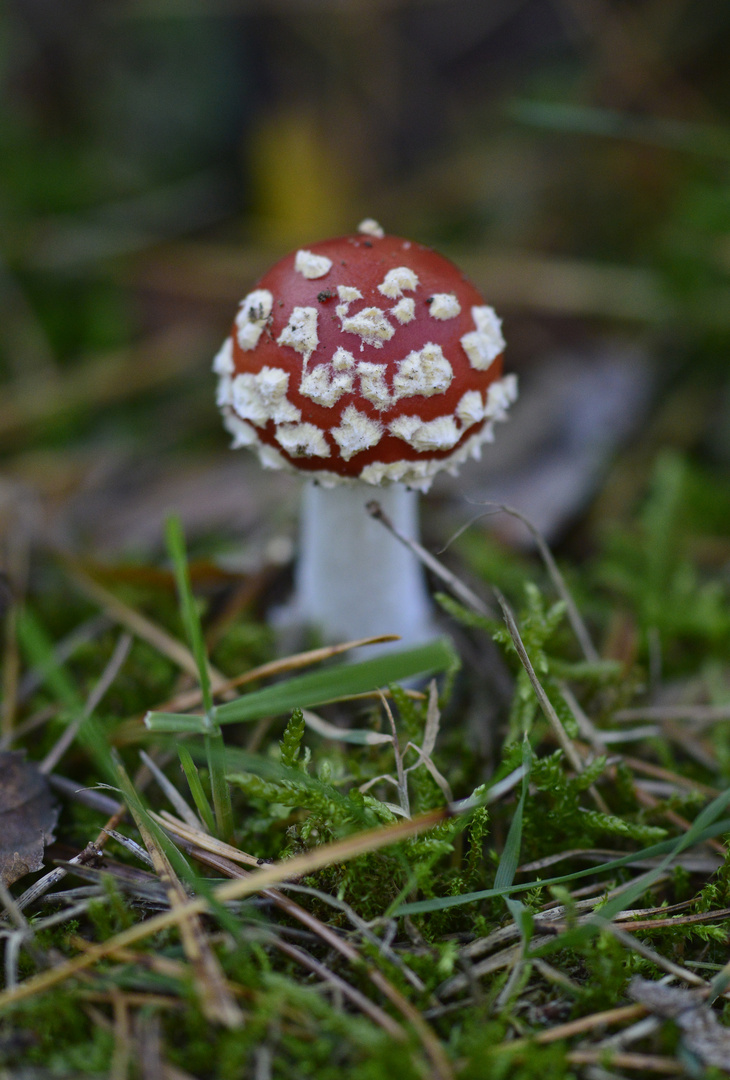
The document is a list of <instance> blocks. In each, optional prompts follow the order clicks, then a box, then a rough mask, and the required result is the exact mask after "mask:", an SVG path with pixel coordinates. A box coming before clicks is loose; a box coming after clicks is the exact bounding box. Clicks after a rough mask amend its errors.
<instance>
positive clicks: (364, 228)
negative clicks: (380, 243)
mask: <svg viewBox="0 0 730 1080" xmlns="http://www.w3.org/2000/svg"><path fill="white" fill-rule="evenodd" d="M357 231H358V232H359V233H363V234H364V235H365V236H375V237H377V239H378V240H382V239H383V237H384V236H385V229H383V228H382V226H380V225H378V223H377V221H376V220H375V218H371V217H366V218H365V219H364V220H363V221H361V222H360V224H359V225H358V227H357Z"/></svg>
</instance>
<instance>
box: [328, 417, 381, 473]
mask: <svg viewBox="0 0 730 1080" xmlns="http://www.w3.org/2000/svg"><path fill="white" fill-rule="evenodd" d="M331 434H332V438H333V439H334V440H335V442H336V443H337V445H338V446H339V448H340V454H341V455H342V457H343V458H344V459H345V461H349V460H350V458H351V457H353V456H354V455H355V454H359V453H360V451H361V450H367V449H368V448H369V447H371V446H375V445H376V443H378V442H380V439H381V438H382V435H383V429H382V427H381V426H380V424H378V423H376V422H375V421H374V420H371V419H370V417H369V416H366V415H365V413H361V412H358V410H357V409H356V408H355V406H354V405H348V406H347V408H346V409H345V411H344V412H343V414H342V421H341V423H340V426H339V427H336V428H334V429H333V430H332V432H331Z"/></svg>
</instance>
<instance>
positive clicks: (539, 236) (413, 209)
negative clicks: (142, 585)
mask: <svg viewBox="0 0 730 1080" xmlns="http://www.w3.org/2000/svg"><path fill="white" fill-rule="evenodd" d="M729 54H730V5H727V4H717V3H707V4H703V3H690V2H689V0H493V2H487V0H363V2H359V0H269V2H264V0H260V2H256V0H205V2H203V0H145V2H141V0H140V2H134V0H129V2H123V0H107V2H101V0H93V2H92V0H64V2H63V3H58V2H54V0H9V2H8V3H7V4H6V5H5V7H4V11H3V14H2V21H1V22H0V73H1V74H0V78H1V79H2V89H3V102H4V105H3V116H2V125H1V126H0V237H1V240H0V244H1V252H0V378H1V380H2V396H1V397H0V453H1V454H2V476H1V478H0V528H1V529H2V535H3V536H4V537H7V535H8V532H11V533H12V532H14V531H15V532H17V530H18V528H20V527H21V525H19V522H21V524H22V529H23V530H25V531H26V532H27V531H30V532H31V533H32V532H34V531H36V532H39V533H41V534H42V535H44V536H45V537H47V538H48V537H50V538H51V539H52V542H53V543H54V544H61V545H65V546H70V547H72V548H76V549H81V550H86V551H100V552H102V553H103V552H119V551H124V550H127V551H129V550H131V551H134V550H137V551H140V550H146V549H148V548H149V547H150V546H153V547H154V546H155V545H157V544H158V543H159V537H160V522H161V520H162V517H163V514H164V512H165V511H166V510H167V509H168V508H170V507H174V508H176V509H179V510H180V511H181V512H182V514H183V516H184V517H185V518H186V521H187V522H188V523H189V524H192V526H193V527H196V528H198V529H203V530H204V529H206V528H207V529H221V530H223V531H224V532H225V531H226V529H228V530H230V531H234V530H238V531H239V533H240V531H241V530H243V531H244V532H245V531H246V530H248V534H249V535H251V536H255V535H259V534H260V535H261V536H262V537H263V538H264V539H265V540H266V541H267V542H270V540H271V537H272V535H273V533H272V528H273V532H276V528H278V523H279V522H280V521H283V520H285V518H286V513H285V512H284V511H282V510H281V506H282V505H283V506H287V505H290V504H291V502H292V501H293V499H294V497H295V487H293V486H292V484H291V483H290V481H289V478H286V477H281V476H268V475H267V476H266V477H265V478H263V479H261V478H260V475H259V473H258V467H257V466H256V465H255V463H251V462H249V461H248V460H246V461H245V462H244V461H243V460H242V459H243V458H244V457H246V458H247V455H244V454H241V455H228V453H227V451H226V449H225V446H226V439H225V437H224V435H223V433H222V431H221V428H220V424H219V420H218V416H217V413H216V410H215V407H214V403H213V397H214V379H213V377H212V376H211V374H210V361H211V357H212V356H213V354H214V353H215V351H216V349H217V348H218V346H219V344H220V342H221V340H222V339H223V337H224V336H225V334H226V333H227V330H228V326H229V324H230V321H231V319H232V316H233V313H234V311H235V305H236V302H237V301H238V300H239V299H240V298H241V297H242V296H243V295H244V294H245V293H246V292H247V291H248V290H249V289H250V287H251V285H252V283H253V282H254V281H255V279H256V277H257V276H258V274H259V273H261V272H262V271H263V270H265V269H266V268H267V266H268V265H269V264H270V263H271V262H272V261H274V260H275V259H277V258H279V257H281V255H283V254H284V253H286V252H287V251H288V250H290V249H291V248H293V247H296V246H298V245H301V244H306V243H307V242H312V241H314V240H316V239H319V238H322V237H323V236H326V235H328V234H337V233H340V232H347V231H351V230H352V229H353V228H354V227H355V225H356V224H357V222H358V221H359V220H360V219H361V218H363V217H365V216H373V217H375V218H377V219H378V220H379V221H380V222H381V224H383V225H384V226H385V227H386V229H387V230H388V231H391V232H396V233H400V234H403V235H406V236H410V237H412V238H415V239H418V240H420V241H423V242H426V243H432V244H434V245H435V246H437V247H438V248H440V249H441V250H442V251H444V252H445V253H446V254H448V255H450V256H451V257H453V258H454V259H455V260H456V261H457V262H459V263H460V264H462V265H463V267H464V268H465V269H466V271H467V272H468V273H469V274H470V276H471V277H472V279H473V280H474V281H475V283H476V284H477V286H478V287H479V288H481V289H482V291H483V292H484V295H485V298H486V300H487V302H489V303H491V304H494V306H495V307H497V309H498V310H499V312H500V314H502V315H503V316H504V320H505V329H506V334H507V338H508V342H509V346H510V347H509V351H508V367H510V368H511V369H513V370H517V371H518V372H519V374H520V377H521V380H522V385H523V388H524V391H525V399H526V402H527V405H525V409H526V410H527V411H525V412H523V413H521V414H520V413H518V412H516V413H515V419H514V422H513V425H511V429H510V431H511V433H510V437H509V438H510V440H511V442H509V443H507V441H505V446H508V450H507V451H505V453H506V458H507V460H506V465H505V469H506V471H507V473H509V474H510V476H512V478H513V479H512V480H511V481H510V484H508V485H507V489H506V492H505V491H504V490H503V488H501V487H500V486H499V483H497V482H495V483H494V484H493V485H492V487H493V488H494V490H497V489H498V494H505V497H507V496H508V497H509V501H512V502H515V501H516V502H517V503H518V505H520V507H521V509H523V510H524V511H525V512H527V513H528V514H530V513H532V512H534V514H535V516H536V518H537V520H538V523H541V524H543V525H544V527H545V528H546V531H547V532H548V533H549V534H550V536H551V538H553V539H555V540H556V541H558V542H560V541H565V540H566V538H567V542H568V544H570V543H571V540H570V537H571V536H572V537H573V540H572V543H573V544H574V547H575V550H577V551H579V550H581V548H582V545H584V544H585V543H586V542H587V543H590V530H591V523H592V522H595V521H596V520H599V519H605V518H606V516H608V517H611V518H619V519H620V518H621V517H622V516H623V517H628V516H630V515H631V514H632V512H633V509H634V507H635V504H636V500H637V499H638V498H640V496H641V495H642V493H643V492H644V491H645V489H646V485H647V483H648V482H649V478H650V477H651V475H652V470H653V469H654V467H655V462H656V460H657V455H659V454H661V453H662V452H666V451H667V450H668V449H669V450H670V451H674V452H675V453H677V454H679V455H686V456H687V457H688V459H689V460H690V461H691V462H692V467H693V468H696V469H697V470H698V473H697V475H701V476H702V477H703V478H706V480H707V484H706V486H705V487H702V485H700V487H701V492H703V493H704V495H703V496H702V497H704V498H705V501H706V502H707V503H708V504H709V505H710V508H709V509H708V510H707V513H708V514H710V515H711V516H712V514H714V515H715V517H714V519H713V520H714V525H713V530H712V531H713V532H714V534H715V536H716V538H717V543H718V545H719V549H718V551H719V554H718V553H717V552H716V553H715V555H714V556H713V558H714V559H715V560H716V561H717V560H718V559H719V561H720V562H721V563H722V562H723V560H724V561H725V564H726V565H727V560H728V559H730V552H729V551H728V547H727V543H726V542H725V543H723V537H725V538H726V537H727V532H728V524H729V523H728V504H727V501H724V502H723V500H722V492H723V490H725V487H724V486H725V485H726V484H727V480H728V476H729V475H730V365H729V364H728V348H729V346H730V186H729V185H728V178H729V175H730V67H729V66H728V63H727V57H728V55H729ZM614 356H619V358H620V363H619V365H618V369H620V373H621V378H620V379H618V382H617V381H616V379H615V378H613V375H615V365H614V363H613V360H612V357H614ZM566 357H568V359H569V361H570V362H569V363H568V365H567V367H566V366H565V361H566ZM637 373H640V378H639V377H636V376H637ZM599 376H600V377H599ZM590 378H595V380H596V381H594V382H593V383H591V382H590ZM584 379H588V380H589V381H588V382H585V384H584V382H583V381H582V380H584ZM579 384H580V386H584V385H585V393H584V394H583V396H582V397H581V395H580V394H576V392H575V391H576V387H577V386H578V385H579ZM609 397H610V404H611V408H610V409H609V410H608V412H607V414H606V415H605V416H602V417H599V419H598V420H596V419H595V417H594V414H593V412H592V411H591V405H590V402H589V403H588V404H586V400H584V399H587V398H592V399H593V402H594V405H595V402H596V400H600V401H601V402H603V400H604V399H605V400H606V401H608V399H609ZM578 399H580V400H578ZM520 416H522V417H523V419H522V421H520ZM624 420H625V421H626V422H624ZM520 423H522V425H523V427H522V431H521V432H520V427H519V424H520ZM600 424H602V425H603V426H602V428H601V434H600V436H599V435H597V434H595V429H596V425H600ZM538 429H539V431H540V438H539V440H536V437H535V431H536V430H538ZM566 429H569V430H570V432H575V431H577V430H579V429H580V430H581V431H583V432H584V436H581V439H580V440H578V442H577V443H576V442H575V441H574V440H573V437H572V435H571V437H567V436H566ZM500 435H501V433H500ZM505 438H506V437H505ZM597 439H598V440H599V441H600V442H601V449H600V451H598V452H594V451H595V447H594V448H593V451H591V453H592V454H593V456H592V457H591V467H590V469H589V470H588V472H589V475H588V476H586V475H583V474H581V476H580V477H579V478H578V480H576V481H571V482H572V485H573V486H572V489H571V491H570V493H569V494H568V495H566V494H565V492H564V491H563V490H562V489H561V487H560V484H556V486H555V488H554V489H552V488H551V489H550V490H551V492H552V494H551V496H550V497H551V500H552V503H553V504H554V507H553V508H556V513H555V514H554V515H553V518H552V519H551V518H550V514H547V517H545V516H544V515H543V516H541V511H540V507H539V506H533V502H534V501H535V500H534V498H533V495H532V494H531V491H532V489H531V486H530V484H531V482H530V479H529V477H530V475H531V470H533V469H534V468H535V463H536V462H537V461H538V460H539V461H540V462H541V463H542V466H543V467H544V466H545V462H546V461H547V460H548V459H550V460H551V461H552V457H551V455H553V457H555V460H556V461H557V462H558V464H555V465H551V466H550V468H551V470H552V472H551V476H555V475H557V473H556V470H557V469H563V471H564V472H566V470H567V472H570V471H571V469H574V468H577V469H578V470H579V471H580V462H579V459H582V458H583V457H584V453H587V451H586V450H585V448H586V447H589V448H590V446H591V440H593V442H595V441H596V440H597ZM531 440H532V441H533V442H536V445H535V455H536V456H535V457H533V459H532V461H531V462H525V461H523V460H521V459H520V453H521V452H523V451H521V450H520V443H521V442H526V443H528V444H530V443H531ZM556 447H558V448H559V450H560V452H559V453H558V452H557V451H556V453H555V454H553V451H555V448H556ZM546 448H547V449H546ZM232 458H235V460H234V461H232V460H230V459H232ZM518 459H519V460H518ZM496 460H502V459H495V461H496ZM470 475H471V476H472V479H469V477H467V479H466V480H465V481H464V485H465V486H463V487H461V488H459V489H458V490H459V492H460V494H461V495H463V494H464V492H466V494H467V496H468V494H469V492H471V493H472V494H473V493H474V492H477V493H478V494H479V495H480V496H481V495H483V494H484V490H483V488H484V483H483V480H482V479H480V478H479V476H477V474H470ZM484 475H489V474H488V473H486V474H484ZM492 475H493V473H492ZM560 475H561V476H562V475H563V473H561V474H560ZM474 477H476V479H474ZM526 478H527V479H526ZM704 483H705V479H703V480H702V484H704ZM535 486H538V487H540V488H541V489H544V487H545V482H544V477H543V475H542V474H540V481H539V484H537V485H535V483H534V477H533V482H532V488H534V487H535ZM548 486H549V485H548ZM568 487H569V488H570V484H568ZM520 493H522V495H523V498H522V499H521V500H520ZM436 495H437V498H436V502H435V503H434V505H436V503H437V501H438V491H437V493H436ZM698 498H699V496H698ZM561 499H562V500H563V502H564V504H563V505H558V504H559V503H560V501H561ZM287 500H288V502H287ZM718 500H719V501H718ZM713 508H714V509H713ZM282 514H284V518H281V515H282ZM272 522H274V526H275V527H273V526H272ZM576 524H577V525H578V531H577V533H576V532H575V528H574V527H575V526H576ZM586 524H587V526H588V527H587V528H586V527H585V526H586ZM282 527H283V526H282ZM571 529H573V532H572V533H571ZM576 536H577V537H578V539H575V537H576ZM587 537H588V540H586V538H587ZM6 542H7V541H6ZM262 542H263V541H262Z"/></svg>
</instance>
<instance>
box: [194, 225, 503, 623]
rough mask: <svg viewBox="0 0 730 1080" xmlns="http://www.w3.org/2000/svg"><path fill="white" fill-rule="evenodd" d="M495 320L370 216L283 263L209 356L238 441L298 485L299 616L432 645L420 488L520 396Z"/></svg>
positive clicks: (446, 272) (295, 613) (476, 452)
mask: <svg viewBox="0 0 730 1080" xmlns="http://www.w3.org/2000/svg"><path fill="white" fill-rule="evenodd" d="M503 349H504V339H503V337H502V332H501V323H500V320H499V319H498V317H497V315H496V314H495V312H494V310H493V309H492V308H491V307H488V306H487V305H486V304H485V303H484V301H483V299H482V297H481V296H480V295H479V293H478V292H477V290H476V289H475V288H474V286H473V285H472V284H471V283H470V282H469V281H467V279H466V278H465V277H464V276H463V274H462V273H461V272H460V271H459V270H458V269H457V267H456V266H454V264H453V263H452V262H450V261H449V260H448V259H446V258H444V257H443V256H442V255H439V254H437V253H436V252H435V251H432V250H431V249H430V248H427V247H424V246H423V245H421V244H417V243H412V242H411V241H410V240H404V239H402V238H401V237H396V236H387V235H385V234H384V232H383V230H382V229H381V228H380V227H379V226H378V225H377V223H376V222H374V221H372V220H370V219H368V220H367V221H364V222H363V223H362V224H361V226H360V228H359V231H358V232H357V233H356V234H353V235H350V236H342V237H338V238H335V239H332V240H324V241H322V242H321V243H317V244H313V245H312V246H311V247H310V248H308V249H302V250H299V251H296V252H294V253H292V254H290V255H288V256H287V257H286V258H284V259H282V260H281V261H280V262H278V263H277V264H276V265H275V266H273V267H272V268H271V270H269V271H268V273H266V274H265V275H264V276H263V277H262V278H261V280H260V281H259V282H258V284H257V285H256V287H255V288H254V289H253V290H252V291H251V292H250V293H249V294H248V295H247V296H246V297H245V298H244V299H243V301H242V302H241V304H240V307H239V310H238V314H237V315H236V318H235V322H234V324H233V327H232V330H231V334H230V336H229V337H228V338H227V339H226V341H225V343H224V344H223V347H222V348H221V350H220V352H219V353H218V355H217V356H216V358H215V361H214V364H213V370H214V371H215V373H216V374H217V375H218V380H219V381H218V405H219V407H220V409H221V411H222V413H223V417H224V424H225V426H226V428H227V429H228V431H229V432H230V433H231V435H232V436H233V444H232V445H233V447H241V446H247V447H250V448H252V449H254V450H255V451H256V452H257V454H258V456H259V459H260V461H261V464H262V465H263V466H264V467H265V468H270V469H295V470H296V471H297V472H299V473H300V474H302V475H303V477H304V478H305V479H306V480H308V481H309V483H307V484H306V487H305V491H304V500H303V513H302V520H301V534H300V548H299V559H298V564H297V569H296V579H295V582H296V583H295V597H294V602H293V608H292V609H291V610H292V621H298V622H299V623H309V624H312V625H316V626H318V627H319V628H320V630H321V632H322V633H323V635H324V637H325V638H326V639H327V640H335V639H338V638H343V637H344V638H350V639H353V638H360V637H365V636H368V635H374V634H380V633H396V634H399V635H400V636H401V638H402V639H403V641H404V642H406V643H409V644H416V643H419V642H422V641H424V640H426V639H428V638H429V637H431V636H433V633H434V630H433V621H432V614H431V607H430V603H429V599H428V596H427V593H426V588H425V583H424V580H423V575H422V571H421V568H420V566H419V565H418V564H417V563H416V561H415V557H414V556H413V555H412V553H411V552H410V551H409V550H408V549H407V548H405V547H404V546H403V545H402V544H400V543H399V541H398V540H397V539H395V538H394V537H393V536H392V535H390V533H388V532H386V530H385V529H383V527H382V525H380V524H379V523H378V522H376V521H374V520H373V519H372V518H371V517H370V516H369V515H368V514H367V512H366V511H365V508H364V507H365V504H366V503H367V502H368V501H369V500H371V499H372V498H373V494H374V493H373V488H374V487H376V488H380V489H382V490H381V491H379V492H378V500H379V502H380V503H381V505H382V507H383V509H384V511H385V512H386V514H387V515H388V517H389V518H390V519H391V521H392V522H393V524H394V525H395V526H396V528H397V529H398V530H399V531H400V532H401V533H405V534H406V535H407V536H409V537H411V538H413V539H415V538H416V534H417V528H418V524H417V517H418V508H417V492H418V491H419V490H420V491H426V490H427V489H428V487H429V486H430V484H431V482H432V480H433V478H434V476H435V475H436V474H437V473H438V472H439V471H441V470H442V469H446V470H447V471H448V472H450V473H452V474H455V473H456V472H457V470H458V468H459V466H460V465H461V464H462V463H463V462H464V461H466V459H467V458H470V457H473V458H479V457H480V455H481V449H482V444H483V443H485V442H491V441H492V440H493V438H494V434H493V426H494V423H495V421H498V420H504V419H506V417H507V409H508V407H509V405H510V404H511V403H512V402H513V401H514V400H515V398H516V396H517V381H516V377H515V376H514V375H504V376H503V375H502V351H503Z"/></svg>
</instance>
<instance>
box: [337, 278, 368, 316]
mask: <svg viewBox="0 0 730 1080" xmlns="http://www.w3.org/2000/svg"><path fill="white" fill-rule="evenodd" d="M337 295H338V296H339V298H340V301H341V303H339V304H338V305H337V307H336V308H335V312H336V314H337V316H338V318H339V319H340V321H341V320H342V319H344V318H345V316H346V315H347V312H348V311H349V310H350V304H351V303H352V302H353V300H362V293H361V292H360V290H359V289H356V288H355V286H354V285H338V286H337Z"/></svg>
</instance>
